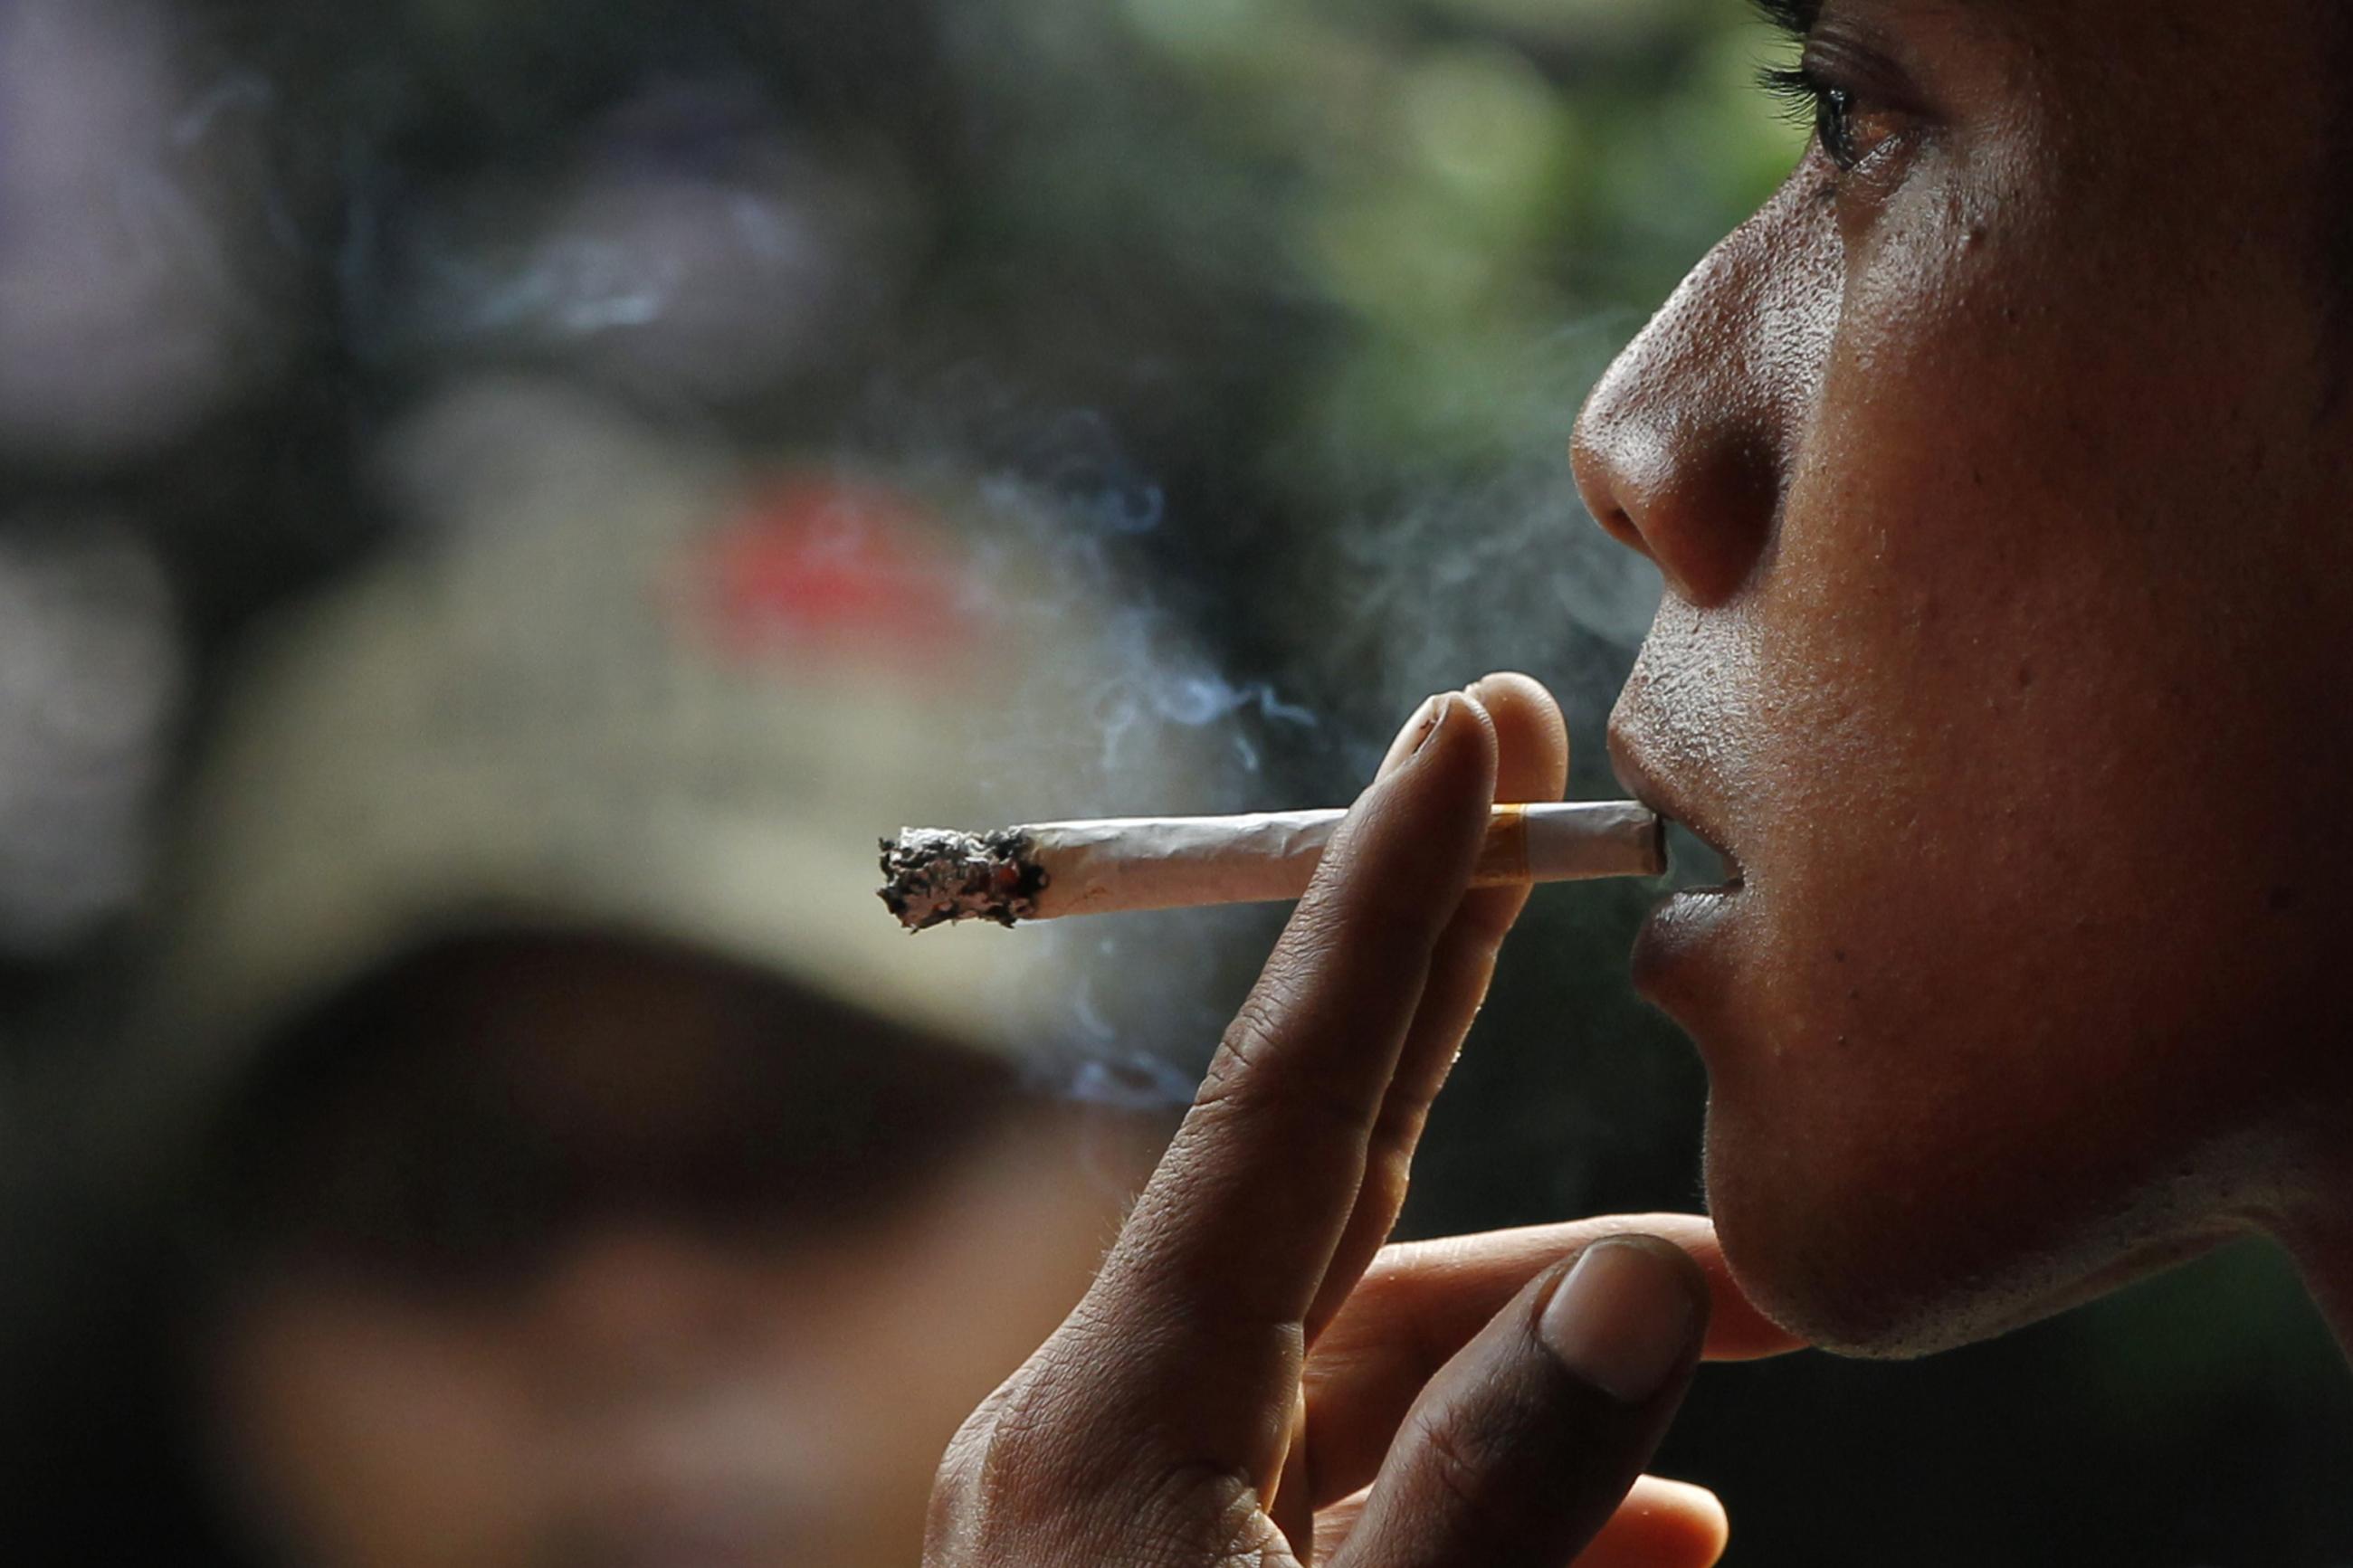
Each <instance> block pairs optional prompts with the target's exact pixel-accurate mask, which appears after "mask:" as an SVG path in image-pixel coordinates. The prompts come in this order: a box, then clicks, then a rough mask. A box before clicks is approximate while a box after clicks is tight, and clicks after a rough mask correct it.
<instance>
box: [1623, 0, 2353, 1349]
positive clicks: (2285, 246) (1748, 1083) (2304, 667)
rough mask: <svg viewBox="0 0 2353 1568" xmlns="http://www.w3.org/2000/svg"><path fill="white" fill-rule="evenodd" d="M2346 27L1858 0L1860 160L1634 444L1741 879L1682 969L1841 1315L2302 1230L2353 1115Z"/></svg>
mask: <svg viewBox="0 0 2353 1568" xmlns="http://www.w3.org/2000/svg"><path fill="white" fill-rule="evenodd" d="M2330 9H2333V7H2332V8H2330ZM2325 24H2327V18H2326V17H2325V16H2324V14H2323V8H2322V7H2320V6H2318V5H2307V4H2306V0H2250V3H2249V4H2244V5H2211V4H2207V3H2201V0H2032V3H2029V0H1825V3H1824V4H1823V5H1822V6H1821V7H1820V15H1819V16H1816V17H1815V18H1813V21H1812V26H1811V36H1810V42H1809V44H1808V46H1807V51H1806V53H1807V60H1808V68H1809V73H1810V76H1811V77H1812V79H1813V84H1814V86H1815V87H1817V88H1818V89H1831V97H1830V99H1829V100H1828V102H1827V106H1826V108H1825V110H1824V111H1823V115H1822V120H1823V125H1824V131H1825V134H1824V136H1823V137H1821V138H1818V140H1817V142H1816V143H1815V144H1814V146H1813V147H1812V148H1811V149H1810V152H1809V153H1808V154H1807V156H1806V159H1805V161H1804V163H1803V164H1802V166H1801V167H1799V170H1798V171H1797V172H1796V173H1795V174H1794V175H1793V176H1792V177H1791V178H1790V180H1789V182H1788V184H1787V185H1786V186H1785V187H1784V188H1783V190H1782V191H1781V192H1780V193H1779V194H1778V195H1777V196H1776V197H1775V198H1774V199H1773V201H1772V202H1771V203H1769V204H1768V205H1767V206H1766V207H1765V208H1764V209H1763V210H1762V211H1760V212H1759V213H1758V214H1757V216H1756V217H1755V218H1754V219H1752V220H1751V221H1750V222H1749V223H1748V224H1747V225H1746V226H1745V227H1743V228H1742V229H1741V230H1739V231H1738V232H1737V233H1736V234H1735V235H1733V236H1732V237H1730V238H1729V239H1727V240H1726V241H1725V243H1724V244H1723V245H1722V246H1721V247H1719V248H1718V249H1717V250H1716V251H1715V253H1714V254H1713V255H1712V256H1710V257H1709V258H1707V259H1706V260H1705V261H1704V262H1703V263H1702V264H1701V265H1700V267H1699V268H1697V269H1696V270H1695V271H1694V273H1693V275H1692V277H1691V278H1690V279H1689V280H1688V281H1687V282H1686V283H1685V285H1684V286H1683V289H1682V290H1681V291H1680V292H1679V293H1678V294H1677V295H1676V296H1675V298H1674V299H1673V300H1672V301H1670V303H1669V304H1668V305H1667V306H1666V307H1665V309H1664V310H1662V312H1661V313H1660V315H1659V317H1658V319H1657V320H1656V321H1654V322H1653V323H1652V324H1651V327H1650V329H1649V330H1648V331H1646V332H1645V333H1644V334H1643V335H1642V337H1641V339H1640V340H1639V341H1638V342H1636V343H1635V344H1634V345H1633V346H1632V347H1631V348H1630V349H1629V350H1628V351H1627V353H1626V354H1625V355H1624V357H1623V358H1621V359H1620V362H1619V363H1618V364H1617V366H1616V367H1615V368H1614V369H1613V370H1612V372H1611V373H1610V374H1609V378H1608V379H1607V380H1606V381H1605V382H1604V383H1603V384H1602V385H1601V387H1600V388H1599V390H1598V391H1597V392H1596V393H1595V394H1594V395H1593V398H1592V401H1591V403H1590V404H1589V405H1588V407H1587V409H1586V411H1585V414H1584V416H1583V419H1582V421H1581V423H1580V427H1579V432H1578V437H1577V454H1576V455H1577V468H1578V477H1579V480H1580V483H1581V484H1582V486H1583V488H1584V489H1585V492H1586V495H1587V499H1588V503H1589V504H1590V506H1591V507H1592V509H1593V511H1594V514H1595V516H1596V517H1598V518H1600V519H1601V520H1602V521H1603V522H1604V525H1605V526H1607V527H1609V529H1610V530H1611V531H1613V532H1615V533H1617V534H1619V535H1620V537H1621V538H1624V539H1625V540H1626V541H1627V542H1630V543H1631V544H1633V545H1634V546H1635V547H1636V548H1638V549H1641V550H1642V551H1644V552H1647V553H1648V554H1650V555H1651V556H1652V557H1653V558H1654V559H1656V560H1657V562H1658V563H1659V564H1660V566H1661V568H1662V572H1663V574H1664V575H1665V577H1666V580H1667V584H1668V590H1669V591H1668V595H1667V597H1666V601H1665V604H1664V605H1663V607H1662V610H1661V612H1660V616H1659V619H1658V622H1657V625H1656V626H1654V628H1653V629H1652V631H1651V637H1650V640H1649V642H1648V643H1647V644H1646V645H1645V647H1644V648H1643V651H1642V655H1641V660H1640V662H1639V664H1638V666H1637V668H1636V669H1635V671H1634V675H1633V678H1632V679H1631V681H1630V684H1629V685H1628V688H1627V690H1626V693H1625V696H1624V698H1623V699H1622V700H1621V701H1620V705H1619V708H1618V711H1617V714H1616V716H1615V718H1614V720H1613V722H1612V734H1611V740H1612V750H1613V752H1614V753H1615V754H1616V756H1617V758H1618V760H1619V763H1620V770H1621V772H1623V773H1625V774H1626V775H1627V781H1628V783H1629V784H1630V786H1631V787H1633V788H1635V789H1636V790H1637V791H1638V792H1639V793H1641V794H1642V795H1646V796H1648V797H1649V798H1651V800H1652V801H1653V802H1654V803H1655V804H1657V805H1660V806H1661V807H1662V809H1664V810H1665V811H1666V812H1667V813H1668V814H1669V815H1671V816H1674V817H1676V818H1678V819H1681V820H1683V821H1685V822H1687V823H1689V824H1690V825H1691V826H1693V827H1694V829H1695V830H1696V831H1698V832H1699V833H1700V834H1701V835H1702V837H1705V838H1707V839H1709V840H1710V841H1712V842H1713V843H1715V845H1716V846H1717V847H1720V848H1722V849H1723V850H1725V851H1726V852H1727V853H1728V854H1729V855H1730V856H1731V857H1732V858H1734V859H1735V860H1736V862H1737V867H1738V870H1739V876H1738V878H1737V879H1736V882H1735V883H1734V884H1733V885H1732V886H1730V887H1728V888H1727V889H1725V890H1722V891H1717V892H1714V893H1706V894H1701V895H1696V896H1691V895H1686V896H1683V897H1680V898H1678V899H1676V900H1673V901H1672V903H1670V904H1669V906H1668V907H1667V908H1666V909H1665V910H1662V912H1661V913H1660V914H1659V915H1658V916H1657V917H1656V918H1655V919H1654V921H1652V923H1651V926H1650V927H1649V928H1648V929H1647V930H1646V931H1645V933H1644V936H1643V940H1642V942H1641V947H1640V951H1639V952H1638V955H1637V972H1638V979H1639V981H1640V983H1641V986H1642V988H1643V990H1644V991H1645V993H1646V994H1648V995H1650V996H1651V998H1652V999H1653V1000H1655V1001H1656V1002H1657V1003H1658V1004H1659V1005H1662V1007H1664V1008H1665V1009H1666V1010H1667V1011H1668V1012H1669V1013H1671V1014H1672V1016H1674V1017H1675V1018H1676V1019H1677V1020H1678V1021H1680V1022H1681V1023H1682V1024H1683V1025H1684V1026H1686V1027H1687V1028H1688V1029H1689V1030H1690V1031H1691V1032H1692V1033H1693V1035H1694V1036H1695V1037H1696V1038H1697V1040H1698V1042H1699V1044H1700V1047H1701V1049H1702V1051H1703V1053H1704V1056H1705V1058H1706V1059H1707V1062H1708V1066H1709V1068H1710V1074H1711V1079H1712V1084H1713V1100H1712V1103H1711V1108H1710V1113H1709V1129H1708V1184H1709V1191H1710V1194H1711V1202H1712V1206H1713V1207H1714V1208H1715V1213H1716V1216H1717V1220H1718V1224H1719V1226H1721V1228H1722V1232H1723V1235H1724V1238H1725V1246H1726V1247H1727V1249H1728V1251H1729V1252H1730V1254H1731V1256H1732V1258H1733V1260H1734V1262H1735V1265H1736V1268H1738V1270H1739V1272H1740V1274H1741V1277H1742V1279H1743V1282H1744V1284H1745V1285H1746V1286H1747V1287H1748V1288H1749V1289H1751V1290H1752V1291H1753V1292H1754V1293H1755V1294H1756V1296H1757V1299H1758V1300H1759V1301H1760V1303H1761V1304H1762V1305H1764V1306H1765V1307H1766V1308H1767V1310H1770V1311H1772V1312H1773V1313H1774V1314H1776V1315H1777V1316H1778V1317H1779V1318H1781V1319H1782V1320H1783V1321H1785V1322H1786V1323H1788V1325H1789V1326H1790V1327H1792V1328H1795V1329H1797V1330H1799V1331H1801V1332H1804V1333H1807V1334H1810V1335H1812V1336H1814V1337H1816V1338H1818V1339H1820V1341H1822V1342H1825V1343H1828V1344H1831V1345H1833V1346H1838V1347H1843V1348H1848V1349H1854V1350H1862V1351H1870V1352H1886V1353H1901V1352H1913V1351H1920V1350H1926V1349H1931V1348H1935V1347H1936V1346H1939V1345H1942V1344H1947V1343H1951V1342H1957V1341H1960V1340H1964V1339H1967V1338H1970V1337H1974V1336H1977V1335H1979V1334H1982V1333H1985V1332H1989V1331H1995V1330H1998V1329H2000V1328H2002V1327H2005V1326H2008V1325H2009V1324H2010V1323H2013V1322H2016V1321H2022V1320H2023V1319H2026V1318H2029V1317H2031V1316H2034V1315H2037V1314H2039V1313H2041V1312H2043V1311H2047V1310H2052V1308H2053V1307H2054V1306H2056V1305H2059V1304H2062V1303H2063V1302H2065V1301H2067V1300H2072V1299H2074V1298H2076V1297H2079V1296H2081V1295H2082V1294H2084V1293H2085V1292H2087V1291H2089V1290H2092V1289H2097V1288H2098V1287H2100V1286H2101V1285H2103V1284H2105V1283H2106V1282H2108V1281H2110V1280H2112V1279H2116V1278H2120V1277H2122V1276H2123V1275H2126V1274H2128V1273H2131V1272H2134V1271H2137V1270H2138V1269H2142V1268H2147V1267H2150V1266H2151V1265H2152V1264H2154V1263H2156V1262H2158V1261H2161V1260H2164V1259H2166V1258H2170V1257H2174V1256H2179V1255H2180V1254H2181V1253H2183V1252H2185V1251H2187V1250H2190V1249H2194V1248H2195V1247H2199V1246H2200V1245H2202V1244H2203V1243H2204V1242H2205V1241H2206V1240H2208V1239H2210V1238H2211V1237H2214V1236H2216V1235H2218V1234H2220V1233H2221V1232H2222V1231H2224V1230H2226V1229H2229V1228H2232V1227H2233V1226H2240V1225H2243V1224H2246V1223H2249V1222H2254V1223H2263V1224H2268V1225H2274V1226H2293V1225H2294V1224H2295V1223H2296V1220H2295V1205H2296V1204H2297V1202H2298V1201H2299V1198H2300V1197H2301V1196H2302V1194H2304V1193H2305V1192H2306V1190H2307V1188H2308V1184H2309V1183H2310V1182H2311V1180H2312V1179H2313V1175H2314V1170H2315V1165H2314V1163H2313V1162H2314V1160H2315V1159H2316V1158H2317V1156H2316V1155H2314V1154H2313V1153H2312V1152H2311V1151H2313V1150H2314V1149H2316V1148H2317V1147H2320V1146H2321V1144H2322V1142H2323V1141H2324V1139H2325V1138H2327V1137H2328V1136H2330V1135H2333V1132H2334V1131H2335V1125H2336V1123H2335V1118H2336V1113H2337V1110H2338V1109H2339V1108H2340V1107H2341V1106H2342V1105H2343V1104H2344V1103H2345V1102H2346V1098H2347V1097H2346V1095H2345V1093H2344V1088H2343V1086H2344V1082H2345V1071H2344V1068H2342V1067H2341V1066H2337V1065H2336V1063H2335V1058H2337V1056H2338V1055H2339V1054H2340V1053H2339V1052H2338V1050H2337V1039H2336V1038H2335V1037H2332V1035H2331V1032H2330V1030H2329V1029H2328V1028H2325V1027H2322V1026H2317V1025H2316V1020H2317V1019H2323V1018H2326V1017H2327V1016H2329V1015H2330V1014H2331V1013H2333V1012H2335V1011H2336V1008H2335V1005H2334V998H2335V996H2336V994H2337V993H2336V991H2335V989H2334V986H2333V984H2332V982H2333V980H2334V977H2335V970H2336V966H2337V956H2336V954H2335V952H2332V951H2330V950H2331V949H2332V948H2333V947H2335V945H2336V943H2334V942H2332V941H2331V940H2330V938H2331V937H2332V936H2333V935H2334V934H2335V933H2336V932H2337V931H2341V930H2342V929H2343V927H2344V924H2345V922H2344V921H2342V920H2341V919H2339V917H2338V914H2337V909H2338V906H2339V903H2340V900H2341V895H2340V894H2339V892H2338V891H2337V889H2336V887H2335V886H2334V885H2333V883H2334V879H2335V877H2336V874H2337V873H2336V871H2335V869H2334V866H2333V864H2332V863H2333V862H2335V861H2337V860H2340V859H2341V858H2342V857H2343V854H2344V852H2345V851H2346V850H2347V849H2348V831H2347V828H2346V826H2345V824H2346V814H2345V812H2344V811H2343V809H2342V807H2341V806H2340V805H2339V804H2338V797H2339V796H2340V795H2342V794H2343V792H2344V789H2345V786H2346V782H2347V780H2348V778H2353V766H2349V765H2348V764H2353V739H2348V737H2353V724H2348V721H2347V712H2348V680H2353V632H2348V627H2353V547H2348V540H2353V517H2348V511H2353V508H2348V504H2347V501H2348V495H2353V490H2348V481H2347V471H2346V454H2347V450H2348V447H2347V432H2346V416H2345V412H2344V407H2343V405H2344V402H2345V399H2343V398H2342V397H2340V395H2339V394H2340V393H2341V391H2342V390H2343V387H2342V384H2341V382H2340V380H2339V377H2340V375H2341V374H2343V373H2344V371H2345V369H2346V367H2347V366H2348V365H2353V357H2348V356H2349V355H2353V350H2348V347H2347V345H2346V343H2345V342H2344V341H2343V334H2342V327H2341V324H2340V323H2339V322H2338V321H2337V320H2336V318H2335V316H2334V314H2333V310H2334V308H2335V307H2336V306H2337V304H2338V302H2339V301H2338V297H2337V292H2336V291H2337V289H2353V277H2346V278H2335V279H2332V278H2331V277H2329V276H2328V269H2329V267H2330V264H2331V261H2332V259H2333V239H2334V236H2335V233H2336V226H2337V224H2338V223H2339V222H2340V221H2341V215H2340V213H2339V212H2338V210H2337V208H2338V206H2339V205H2340V204H2341V203H2342V202H2343V201H2345V200H2346V199H2347V198H2346V196H2345V195H2344V194H2343V193H2342V192H2340V191H2339V190H2338V189H2337V167H2336V160H2337V157H2338V150H2337V148H2335V147H2333V146H2332V145H2331V138H2332V137H2333V136H2335V135H2337V134H2338V133H2339V129H2340V128H2339V124H2338V119H2337V117H2338V115H2339V114H2340V113H2342V112H2345V110H2340V108H2339V101H2338V100H2339V99H2340V97H2342V96H2343V95H2344V94H2345V93H2346V91H2347V89H2344V88H2343V86H2342V84H2340V83H2338V82H2337V81H2336V80H2335V79H2333V75H2332V67H2333V65H2334V63H2335V61H2336V60H2337V59H2338V58H2341V57H2339V56H2337V55H2335V54H2333V53H2332V50H2331V48H2330V47H2329V40H2328V39H2327V37H2326V35H2327V33H2328V32H2330V31H2332V30H2334V25H2325Z"/></svg>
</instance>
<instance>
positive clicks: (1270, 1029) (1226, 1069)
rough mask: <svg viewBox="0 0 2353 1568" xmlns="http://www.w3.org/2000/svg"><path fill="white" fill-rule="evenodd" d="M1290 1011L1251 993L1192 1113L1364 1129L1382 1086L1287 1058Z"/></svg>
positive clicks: (1375, 1108)
mask: <svg viewBox="0 0 2353 1568" xmlns="http://www.w3.org/2000/svg"><path fill="white" fill-rule="evenodd" d="M1289 1013H1290V1009H1288V1008H1287V1007H1285V1006H1284V1005H1283V1004H1282V1001H1281V1000H1280V999H1276V998H1270V997H1267V996H1264V995H1262V994H1260V993H1257V992H1253V993H1252V994H1250V998H1249V999H1248V1000H1246V1001H1245V1002H1244V1003H1243V1004H1242V1005H1241V1010H1240V1012H1239V1013H1237V1014H1236V1015H1235V1017H1234V1021H1233V1022H1232V1024H1230V1025H1229V1026H1228V1027H1227V1029H1226V1034H1225V1039H1224V1041H1223V1043H1222V1044H1221V1045H1220V1047H1219V1050H1218V1054H1217V1057H1216V1058H1215V1059H1214V1060H1213V1061H1212V1062H1211V1063H1210V1066H1209V1071H1208V1076H1206V1077H1205V1078H1204V1079H1202V1080H1201V1089H1200V1093H1199V1094H1198V1095H1197V1096H1196V1097H1195V1099H1194V1102H1193V1103H1194V1106H1195V1109H1197V1110H1201V1111H1203V1112H1206V1113H1207V1114H1208V1115H1209V1116H1210V1117H1212V1118H1220V1117H1234V1118H1239V1119H1241V1120H1244V1121H1248V1120H1251V1119H1253V1118H1256V1117H1260V1116H1280V1117H1282V1119H1284V1120H1286V1121H1289V1120H1292V1119H1293V1118H1298V1119H1302V1120H1305V1121H1310V1122H1314V1123H1324V1124H1334V1125H1337V1126H1339V1127H1342V1128H1345V1129H1346V1130H1348V1131H1351V1132H1356V1133H1362V1132H1364V1131H1366V1130H1367V1129H1368V1128H1369V1127H1370V1125H1371V1123H1372V1121H1373V1120H1374V1119H1375V1117H1376V1116H1377V1114H1378V1113H1379V1102H1378V1100H1377V1093H1378V1091H1379V1089H1381V1087H1382V1085H1381V1084H1380V1083H1379V1082H1377V1081H1373V1079H1372V1075H1368V1074H1365V1073H1362V1072H1342V1071H1338V1070H1334V1069H1330V1068H1326V1069H1322V1070H1318V1069H1315V1068H1308V1067H1303V1066H1302V1065H1300V1064H1299V1063H1298V1062H1296V1061H1294V1060H1286V1059H1285V1056H1286V1051H1285V1047H1284V1040H1285V1037H1287V1036H1290V1035H1292V1034H1295V1033H1296V1032H1297V1028H1298V1026H1295V1025H1293V1024H1292V1023H1291V1022H1290V1020H1289Z"/></svg>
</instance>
